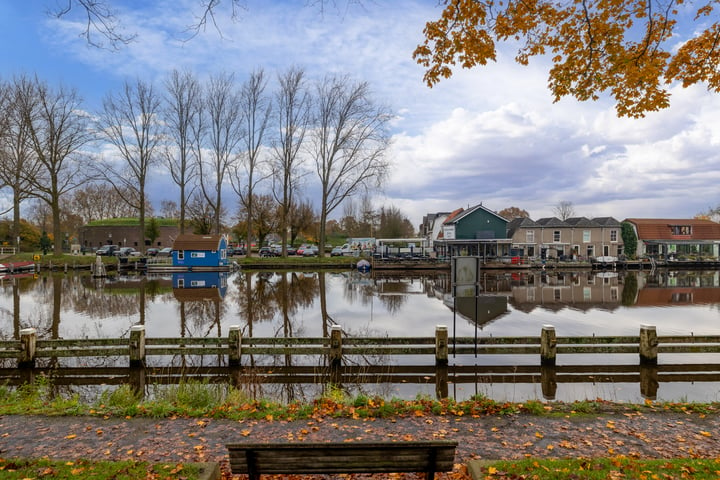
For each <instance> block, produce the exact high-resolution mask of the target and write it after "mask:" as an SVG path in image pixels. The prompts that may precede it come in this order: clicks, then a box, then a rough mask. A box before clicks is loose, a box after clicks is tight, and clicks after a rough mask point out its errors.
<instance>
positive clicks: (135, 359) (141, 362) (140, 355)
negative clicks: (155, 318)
mask: <svg viewBox="0 0 720 480" xmlns="http://www.w3.org/2000/svg"><path fill="white" fill-rule="evenodd" d="M130 366H131V367H144V366H145V325H133V326H132V327H130Z"/></svg>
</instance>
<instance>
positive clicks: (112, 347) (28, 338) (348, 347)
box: [0, 325, 720, 368]
mask: <svg viewBox="0 0 720 480" xmlns="http://www.w3.org/2000/svg"><path fill="white" fill-rule="evenodd" d="M617 353H621V354H638V355H639V357H640V358H639V360H640V364H641V365H653V364H657V361H658V355H659V354H677V353H720V336H717V335H707V336H695V335H692V336H677V335H673V336H658V335H657V332H656V330H655V327H654V326H650V325H642V326H641V327H640V335H638V336H605V337H598V336H591V337H557V336H556V335H555V328H554V327H553V326H551V325H545V326H544V327H543V328H542V331H541V334H540V336H539V337H478V338H474V337H453V338H449V337H448V331H447V327H444V326H438V327H437V328H436V331H435V336H434V337H380V338H353V337H344V336H343V333H342V328H341V327H340V326H334V327H333V328H332V330H331V335H330V337H316V338H308V337H303V338H265V337H242V336H241V330H240V327H239V326H232V327H230V329H229V335H228V336H227V337H214V338H208V337H203V338H196V337H183V338H146V337H145V328H144V326H134V327H132V328H131V331H130V337H129V338H127V339H124V338H97V339H74V340H73V339H38V338H37V337H36V331H35V329H24V330H21V332H20V338H19V339H18V340H4V341H0V358H5V359H17V362H18V366H19V367H21V368H23V367H34V365H35V361H36V360H37V359H41V358H68V357H77V358H82V357H128V358H129V361H130V366H144V365H145V364H146V360H147V358H148V357H160V356H176V355H199V356H204V355H213V356H219V357H223V358H226V359H227V365H229V366H239V365H242V361H243V359H245V358H249V357H255V356H266V355H267V356H277V355H286V356H287V355H290V356H323V357H326V358H327V360H328V365H330V366H335V367H338V366H341V365H342V364H343V361H345V360H347V359H352V358H354V357H358V356H371V355H372V356H390V357H392V356H400V355H412V356H426V357H431V358H434V362H435V364H436V365H447V364H448V358H449V356H450V355H476V356H477V355H507V354H512V355H539V356H540V363H541V365H546V366H547V365H555V364H556V362H557V356H558V355H563V354H617Z"/></svg>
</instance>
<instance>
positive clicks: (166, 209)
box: [160, 200, 180, 218]
mask: <svg viewBox="0 0 720 480" xmlns="http://www.w3.org/2000/svg"><path fill="white" fill-rule="evenodd" d="M160 215H162V216H163V217H164V218H179V217H180V209H179V208H178V204H177V203H175V202H173V201H172V200H163V201H161V202H160Z"/></svg>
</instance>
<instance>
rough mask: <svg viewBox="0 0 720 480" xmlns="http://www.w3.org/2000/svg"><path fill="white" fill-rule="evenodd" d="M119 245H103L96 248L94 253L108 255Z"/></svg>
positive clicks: (112, 253)
mask: <svg viewBox="0 0 720 480" xmlns="http://www.w3.org/2000/svg"><path fill="white" fill-rule="evenodd" d="M118 248H119V247H118V246H117V245H103V246H102V247H100V248H98V249H97V251H96V252H95V255H103V256H110V255H114V254H115V252H116V251H117V249H118Z"/></svg>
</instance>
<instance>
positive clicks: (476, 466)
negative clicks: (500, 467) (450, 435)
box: [467, 460, 495, 480]
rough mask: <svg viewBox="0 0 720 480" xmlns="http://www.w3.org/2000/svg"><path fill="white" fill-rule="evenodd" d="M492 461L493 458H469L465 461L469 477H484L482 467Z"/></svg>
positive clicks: (478, 478)
mask: <svg viewBox="0 0 720 480" xmlns="http://www.w3.org/2000/svg"><path fill="white" fill-rule="evenodd" d="M494 462H495V460H470V461H469V462H467V469H468V473H469V474H470V478H472V479H473V480H483V479H484V478H485V474H484V473H483V472H482V469H483V468H484V467H487V466H488V465H490V464H492V463H494Z"/></svg>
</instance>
